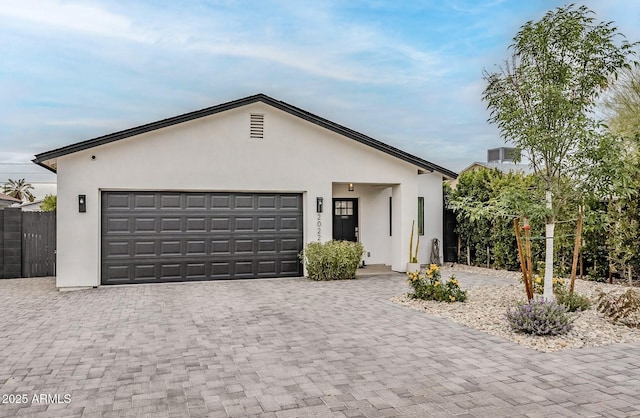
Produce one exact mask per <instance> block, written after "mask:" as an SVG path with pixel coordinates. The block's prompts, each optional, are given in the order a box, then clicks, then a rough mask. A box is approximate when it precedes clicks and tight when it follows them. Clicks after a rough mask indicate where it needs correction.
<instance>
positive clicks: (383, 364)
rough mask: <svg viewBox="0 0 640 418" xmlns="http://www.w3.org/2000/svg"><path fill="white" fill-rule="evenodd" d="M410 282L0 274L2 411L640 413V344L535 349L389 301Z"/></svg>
mask: <svg viewBox="0 0 640 418" xmlns="http://www.w3.org/2000/svg"><path fill="white" fill-rule="evenodd" d="M457 276H458V278H459V279H460V281H461V283H462V285H463V287H468V286H473V285H475V284H489V283H493V282H499V281H500V280H498V279H492V278H486V277H479V276H471V275H469V274H458V275H457ZM407 291H408V288H407V287H406V284H405V283H404V277H403V276H402V275H393V274H390V275H383V276H374V277H367V278H361V279H358V280H353V281H340V282H312V281H309V280H306V279H277V280H248V281H234V282H204V283H183V284H162V285H137V286H124V287H101V288H98V289H90V290H84V291H78V292H68V293H60V292H58V291H57V290H56V289H55V285H54V280H53V279H51V278H44V279H17V280H0V320H1V322H0V396H3V397H4V399H0V401H5V402H7V401H8V400H9V399H7V397H8V396H9V395H21V394H24V395H26V396H27V398H28V400H27V403H23V404H19V403H15V402H13V403H4V404H2V403H0V416H2V417H5V416H34V417H51V416H53V417H58V416H85V417H127V416H150V417H205V416H211V417H244V416H251V415H257V416H265V417H280V418H285V417H333V416H338V417H387V416H414V417H430V416H433V417H470V418H472V417H500V416H505V417H506V416H508V417H516V416H522V417H524V416H527V417H543V416H556V417H567V416H612V417H626V416H635V415H640V344H638V343H634V344H620V345H614V346H608V347H600V348H589V349H580V350H571V351H565V352H560V353H539V352H536V351H534V350H531V349H528V348H525V347H521V346H518V345H517V344H515V343H512V342H509V341H506V340H503V339H501V338H499V337H495V336H491V335H487V334H484V333H482V332H479V331H476V330H472V329H469V328H466V327H464V326H462V325H459V324H455V323H453V322H449V321H447V320H444V319H439V318H435V317H431V316H429V315H427V314H425V313H422V312H418V311H415V310H412V309H409V308H406V307H403V306H400V305H396V304H394V303H391V302H390V301H389V298H390V297H391V296H394V295H398V294H401V293H403V292H407ZM41 395H45V397H44V398H41ZM46 395H50V396H49V398H47V396H46ZM55 395H57V396H58V398H55ZM65 395H70V401H69V402H68V403H65V402H64V401H65V399H64V396H65ZM34 396H35V398H36V399H35V400H39V401H40V402H35V401H34ZM12 400H13V401H15V399H14V398H12Z"/></svg>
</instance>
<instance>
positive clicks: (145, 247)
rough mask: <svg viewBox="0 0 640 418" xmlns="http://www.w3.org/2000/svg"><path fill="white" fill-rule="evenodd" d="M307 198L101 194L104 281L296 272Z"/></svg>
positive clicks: (252, 194) (108, 282)
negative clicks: (304, 199)
mask: <svg viewBox="0 0 640 418" xmlns="http://www.w3.org/2000/svg"><path fill="white" fill-rule="evenodd" d="M301 250H302V196H301V195H300V194H284V193H275V194H274V193H183V192H103V193H102V284H123V283H149V282H167V281H190V280H216V279H240V278H262V277H296V276H300V275H301V274H302V267H301V264H300V262H299V260H298V253H299V252H300V251H301Z"/></svg>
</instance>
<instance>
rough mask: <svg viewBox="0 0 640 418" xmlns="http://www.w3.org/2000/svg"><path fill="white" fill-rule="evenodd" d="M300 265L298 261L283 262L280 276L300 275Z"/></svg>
mask: <svg viewBox="0 0 640 418" xmlns="http://www.w3.org/2000/svg"><path fill="white" fill-rule="evenodd" d="M299 269H300V263H299V262H298V261H297V260H283V261H281V262H280V274H282V275H284V274H290V275H296V274H298V270H299Z"/></svg>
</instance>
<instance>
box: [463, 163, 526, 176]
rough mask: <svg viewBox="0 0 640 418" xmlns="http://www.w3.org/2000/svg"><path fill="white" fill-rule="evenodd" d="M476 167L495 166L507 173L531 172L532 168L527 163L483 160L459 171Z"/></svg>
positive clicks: (490, 167)
mask: <svg viewBox="0 0 640 418" xmlns="http://www.w3.org/2000/svg"><path fill="white" fill-rule="evenodd" d="M476 167H484V168H488V169H492V168H497V169H498V170H500V171H502V172H503V173H509V172H514V173H523V174H531V173H533V170H532V169H531V166H530V165H529V164H521V163H518V164H516V163H484V162H480V161H476V162H474V163H472V164H470V165H469V166H467V167H466V168H464V169H463V170H462V171H460V172H461V173H465V172H467V171H469V170H472V169H474V168H476Z"/></svg>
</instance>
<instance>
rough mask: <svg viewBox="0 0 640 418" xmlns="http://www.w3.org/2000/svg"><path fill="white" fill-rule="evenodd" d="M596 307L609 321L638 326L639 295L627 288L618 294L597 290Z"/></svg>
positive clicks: (633, 326) (639, 313)
mask: <svg viewBox="0 0 640 418" xmlns="http://www.w3.org/2000/svg"><path fill="white" fill-rule="evenodd" d="M596 307H597V308H598V311H599V312H601V313H602V314H603V315H604V316H605V317H606V318H607V319H608V320H609V321H610V322H613V323H614V324H620V325H625V326H628V327H632V328H640V296H638V293H637V292H636V291H634V290H633V289H629V290H627V291H626V292H624V293H623V294H621V295H620V296H615V295H608V294H606V293H604V292H603V291H602V290H600V291H599V292H598V296H597V304H596Z"/></svg>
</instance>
